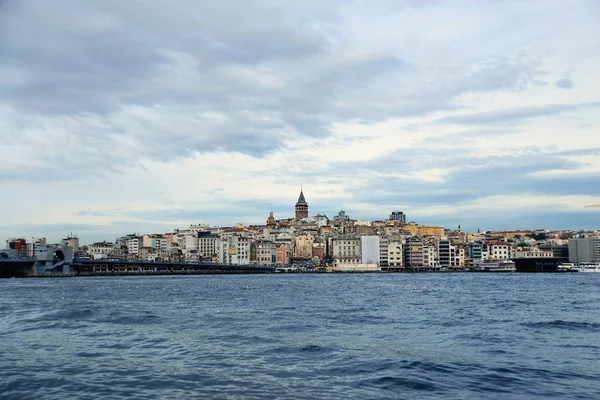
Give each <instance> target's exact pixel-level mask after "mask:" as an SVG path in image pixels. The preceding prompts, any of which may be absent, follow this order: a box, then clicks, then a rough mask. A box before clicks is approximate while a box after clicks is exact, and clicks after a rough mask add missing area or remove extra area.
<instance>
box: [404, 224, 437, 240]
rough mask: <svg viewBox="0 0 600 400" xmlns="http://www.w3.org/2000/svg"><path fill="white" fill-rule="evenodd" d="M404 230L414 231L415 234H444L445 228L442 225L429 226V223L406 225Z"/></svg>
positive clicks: (422, 235) (423, 235)
mask: <svg viewBox="0 0 600 400" xmlns="http://www.w3.org/2000/svg"><path fill="white" fill-rule="evenodd" d="M402 229H403V230H405V231H408V232H410V233H412V234H413V235H414V236H421V237H425V236H437V237H442V236H444V233H445V232H444V228H443V227H441V226H428V225H405V226H404V227H403V228H402Z"/></svg>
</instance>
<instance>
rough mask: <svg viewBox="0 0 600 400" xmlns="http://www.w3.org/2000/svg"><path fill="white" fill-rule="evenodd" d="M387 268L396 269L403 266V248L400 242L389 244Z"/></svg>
mask: <svg viewBox="0 0 600 400" xmlns="http://www.w3.org/2000/svg"><path fill="white" fill-rule="evenodd" d="M387 256H388V266H389V267H390V268H394V267H396V268H398V267H403V266H404V246H403V245H402V243H400V242H390V243H389V244H388V247H387Z"/></svg>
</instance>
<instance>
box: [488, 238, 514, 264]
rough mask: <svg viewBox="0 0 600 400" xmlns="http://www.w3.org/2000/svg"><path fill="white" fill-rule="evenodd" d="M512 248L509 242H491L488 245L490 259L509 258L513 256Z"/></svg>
mask: <svg viewBox="0 0 600 400" xmlns="http://www.w3.org/2000/svg"><path fill="white" fill-rule="evenodd" d="M511 250H512V248H511V246H510V245H509V244H508V243H503V242H498V243H490V244H489V246H488V251H489V256H488V258H489V259H496V260H507V259H509V258H512V251H511Z"/></svg>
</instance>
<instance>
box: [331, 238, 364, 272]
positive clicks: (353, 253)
mask: <svg viewBox="0 0 600 400" xmlns="http://www.w3.org/2000/svg"><path fill="white" fill-rule="evenodd" d="M332 253H333V259H334V264H335V265H336V266H340V265H349V264H352V265H358V264H360V262H361V252H360V236H356V235H341V236H337V237H334V238H333V240H332Z"/></svg>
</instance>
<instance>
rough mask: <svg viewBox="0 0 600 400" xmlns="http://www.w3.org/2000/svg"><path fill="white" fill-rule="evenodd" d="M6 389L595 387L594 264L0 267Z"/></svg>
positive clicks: (97, 394) (511, 394) (471, 394)
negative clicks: (544, 270)
mask: <svg viewBox="0 0 600 400" xmlns="http://www.w3.org/2000/svg"><path fill="white" fill-rule="evenodd" d="M0 398H2V399H104V398H111V399H157V398H159V399H187V398H215V399H220V398H223V399H226V398H279V399H347V398H356V399H366V398H390V399H401V398H406V399H415V398H448V399H452V398H494V399H499V398H500V399H502V398H505V399H519V398H522V399H529V398H559V399H566V398H581V399H592V398H600V274H583V273H573V274H474V273H456V274H451V273H448V274H443V273H430V274H272V275H212V276H185V277H181V276H155V277H98V278H62V279H7V280H0Z"/></svg>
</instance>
